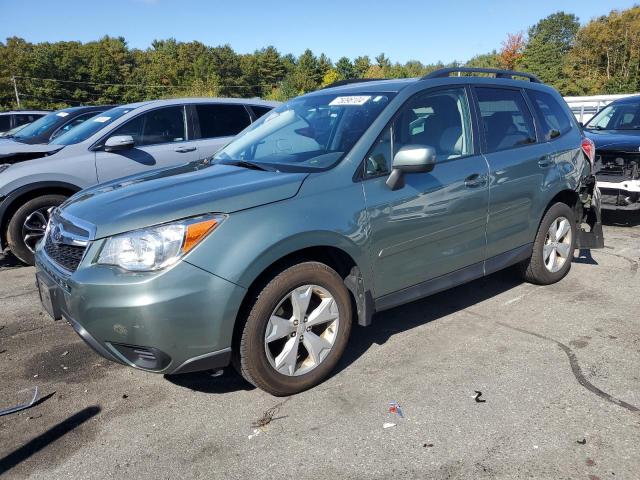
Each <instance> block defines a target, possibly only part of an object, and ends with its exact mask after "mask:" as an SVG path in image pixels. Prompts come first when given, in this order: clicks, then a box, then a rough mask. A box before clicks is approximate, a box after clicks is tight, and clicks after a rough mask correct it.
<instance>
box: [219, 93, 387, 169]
mask: <svg viewBox="0 0 640 480" xmlns="http://www.w3.org/2000/svg"><path fill="white" fill-rule="evenodd" d="M393 96H394V94H393V93H360V94H357V95H339V94H335V93H333V94H326V95H312V96H309V97H300V98H295V99H293V100H291V101H289V102H287V103H285V104H284V105H281V106H280V107H278V108H277V109H275V110H272V111H271V112H270V113H268V114H267V115H265V116H263V117H262V118H261V119H260V120H258V121H257V122H256V123H254V124H252V125H251V126H249V127H248V128H247V129H246V130H244V132H242V133H241V134H240V135H238V137H236V139H235V140H233V141H232V142H231V143H229V144H228V145H227V146H226V147H224V148H223V149H222V150H220V151H219V152H218V153H217V154H216V155H215V157H214V160H218V161H220V163H231V164H233V163H234V162H251V163H252V164H258V165H260V166H262V167H264V168H266V169H274V170H281V171H290V172H291V171H297V172H308V171H315V170H319V169H327V168H331V167H333V166H334V165H335V164H337V163H338V162H339V161H340V160H341V159H342V157H344V155H346V154H347V153H348V152H349V150H351V148H352V147H353V145H354V144H355V143H356V142H357V141H358V139H359V138H360V137H361V136H362V134H363V133H364V132H365V130H367V128H369V126H370V125H371V123H372V122H373V121H374V120H375V119H376V118H377V117H378V115H379V114H380V112H382V110H383V109H384V107H386V106H387V105H388V104H389V101H390V100H391V98H393Z"/></svg>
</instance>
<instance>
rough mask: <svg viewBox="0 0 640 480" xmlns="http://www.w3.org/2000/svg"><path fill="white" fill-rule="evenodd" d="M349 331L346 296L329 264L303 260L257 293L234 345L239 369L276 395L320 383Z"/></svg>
mask: <svg viewBox="0 0 640 480" xmlns="http://www.w3.org/2000/svg"><path fill="white" fill-rule="evenodd" d="M350 331H351V298H350V296H349V292H348V290H347V288H346V287H345V285H344V282H343V280H342V278H341V277H340V276H339V275H338V274H337V273H336V272H335V271H334V270H333V269H331V268H330V267H328V266H327V265H324V264H322V263H317V262H305V263H301V264H298V265H295V266H293V267H290V268H288V269H287V270H285V271H283V272H282V273H280V274H279V275H278V276H276V277H275V278H274V279H273V280H271V281H270V282H269V283H268V284H267V286H266V287H265V288H264V289H263V290H262V292H260V294H259V296H258V298H257V299H256V301H255V303H254V305H253V308H251V311H250V313H249V316H248V318H247V321H246V324H245V326H244V330H243V332H242V337H241V339H240V345H239V351H238V354H239V359H238V360H239V362H237V363H238V364H239V365H238V366H239V370H240V373H241V374H242V376H243V377H244V378H245V379H247V380H248V381H249V382H250V383H252V384H254V385H255V386H257V387H259V388H261V389H263V390H265V391H267V392H269V393H271V394H272V395H276V396H283V395H291V394H293V393H298V392H301V391H303V390H306V389H308V388H311V387H313V386H315V385H317V384H318V383H320V382H321V381H322V380H323V379H324V378H325V377H326V376H327V375H328V374H329V373H330V372H331V370H332V369H333V368H334V367H335V365H336V363H337V362H338V360H339V359H340V357H341V356H342V353H343V352H344V349H345V347H346V345H347V340H348V338H349V333H350Z"/></svg>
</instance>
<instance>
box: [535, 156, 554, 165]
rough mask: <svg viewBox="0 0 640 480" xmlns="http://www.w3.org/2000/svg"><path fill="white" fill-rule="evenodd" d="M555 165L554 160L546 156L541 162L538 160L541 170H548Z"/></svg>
mask: <svg viewBox="0 0 640 480" xmlns="http://www.w3.org/2000/svg"><path fill="white" fill-rule="evenodd" d="M551 165H553V160H552V159H551V157H549V156H548V155H545V156H544V157H542V158H541V159H540V160H538V166H539V167H540V168H547V167H550V166H551Z"/></svg>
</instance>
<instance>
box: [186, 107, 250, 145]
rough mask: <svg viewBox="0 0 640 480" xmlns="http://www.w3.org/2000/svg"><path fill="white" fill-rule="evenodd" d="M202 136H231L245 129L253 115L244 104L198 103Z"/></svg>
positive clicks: (197, 111)
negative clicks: (250, 114) (250, 115)
mask: <svg viewBox="0 0 640 480" xmlns="http://www.w3.org/2000/svg"><path fill="white" fill-rule="evenodd" d="M195 107H196V113H197V114H198V120H199V123H200V138H215V137H231V136H234V135H237V134H238V133H240V132H241V131H242V130H244V129H245V128H246V127H247V126H248V125H249V124H250V123H251V117H249V112H247V109H246V108H244V106H243V105H216V104H211V105H205V104H201V105H196V106H195Z"/></svg>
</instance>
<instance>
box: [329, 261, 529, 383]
mask: <svg viewBox="0 0 640 480" xmlns="http://www.w3.org/2000/svg"><path fill="white" fill-rule="evenodd" d="M521 283H522V279H521V278H520V277H519V275H518V274H517V273H516V271H515V269H514V268H509V269H506V270H502V271H500V272H497V273H494V274H492V275H489V276H487V277H484V278H480V279H478V280H474V281H473V282H470V283H467V284H464V285H460V286H459V287H455V288H452V289H450V290H446V291H444V292H440V293H437V294H435V295H432V296H430V297H426V298H423V299H421V300H417V301H415V302H412V303H408V304H406V305H402V306H399V307H396V308H393V309H391V310H386V311H384V312H380V313H377V314H376V315H375V316H374V317H373V324H372V325H371V326H370V327H358V326H356V327H355V328H354V329H353V330H352V331H351V338H350V340H349V344H348V346H347V349H346V350H345V352H344V355H343V356H342V359H341V360H340V362H339V363H338V366H337V367H336V369H335V370H334V371H333V373H332V375H335V374H337V373H339V372H340V371H342V370H343V369H345V368H347V367H348V366H349V365H351V364H352V363H353V362H354V361H356V360H357V359H358V358H360V357H361V356H362V355H363V354H364V353H365V352H366V351H367V350H368V349H369V348H370V347H371V345H373V344H376V345H382V344H384V343H385V342H386V341H387V340H389V338H391V337H392V336H393V335H396V334H398V333H402V332H404V331H406V330H410V329H412V328H414V327H418V326H420V325H425V324H427V323H429V322H433V321H435V320H439V319H440V318H442V317H445V316H447V315H451V314H453V313H456V312H459V311H462V310H465V309H466V308H468V307H471V306H473V305H475V304H477V303H480V302H483V301H485V300H488V299H490V298H492V297H494V296H496V295H499V294H501V293H503V292H506V291H507V290H511V289H512V288H515V287H517V286H518V285H520V284H521Z"/></svg>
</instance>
